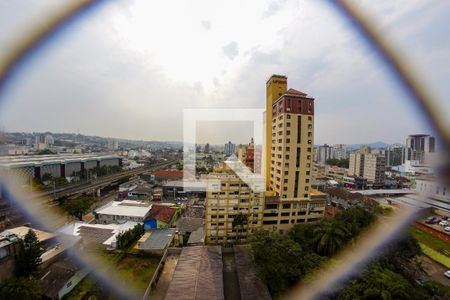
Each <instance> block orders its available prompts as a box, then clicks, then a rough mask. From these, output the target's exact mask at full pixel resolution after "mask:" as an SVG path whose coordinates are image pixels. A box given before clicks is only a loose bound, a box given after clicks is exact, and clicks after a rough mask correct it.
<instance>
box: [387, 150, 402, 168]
mask: <svg viewBox="0 0 450 300" xmlns="http://www.w3.org/2000/svg"><path fill="white" fill-rule="evenodd" d="M405 153H406V152H405V147H403V146H399V145H397V146H390V147H388V148H387V149H386V150H384V156H385V157H386V167H395V166H400V165H401V164H402V163H403V162H404V160H405Z"/></svg>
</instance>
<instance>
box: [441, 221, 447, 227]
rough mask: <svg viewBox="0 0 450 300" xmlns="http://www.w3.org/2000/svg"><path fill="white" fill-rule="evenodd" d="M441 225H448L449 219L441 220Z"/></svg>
mask: <svg viewBox="0 0 450 300" xmlns="http://www.w3.org/2000/svg"><path fill="white" fill-rule="evenodd" d="M439 225H441V226H447V225H448V221H440V222H439Z"/></svg>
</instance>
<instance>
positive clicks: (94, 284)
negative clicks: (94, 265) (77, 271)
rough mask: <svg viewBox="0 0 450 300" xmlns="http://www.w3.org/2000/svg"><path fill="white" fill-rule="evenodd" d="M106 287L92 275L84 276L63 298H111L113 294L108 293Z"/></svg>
mask: <svg viewBox="0 0 450 300" xmlns="http://www.w3.org/2000/svg"><path fill="white" fill-rule="evenodd" d="M106 291H107V288H104V287H103V286H102V284H101V283H100V282H99V281H98V280H97V279H96V278H94V277H92V276H86V277H85V278H83V280H82V281H80V282H79V283H78V284H77V286H76V287H75V288H74V289H73V290H71V291H70V293H68V294H66V295H64V297H63V298H62V299H64V300H80V299H95V300H113V299H115V298H114V297H113V296H111V295H109V294H108V293H107V292H106Z"/></svg>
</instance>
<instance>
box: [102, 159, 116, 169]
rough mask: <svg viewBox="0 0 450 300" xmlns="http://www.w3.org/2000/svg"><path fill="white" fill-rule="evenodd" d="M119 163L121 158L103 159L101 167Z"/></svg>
mask: <svg viewBox="0 0 450 300" xmlns="http://www.w3.org/2000/svg"><path fill="white" fill-rule="evenodd" d="M118 165H119V159H118V158H112V159H103V160H101V161H100V167H101V166H118Z"/></svg>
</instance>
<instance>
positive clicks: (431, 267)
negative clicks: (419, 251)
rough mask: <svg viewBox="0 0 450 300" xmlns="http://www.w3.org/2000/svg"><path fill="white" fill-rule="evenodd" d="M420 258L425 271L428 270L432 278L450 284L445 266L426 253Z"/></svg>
mask: <svg viewBox="0 0 450 300" xmlns="http://www.w3.org/2000/svg"><path fill="white" fill-rule="evenodd" d="M419 259H420V261H421V262H422V265H423V267H424V268H425V271H426V272H427V274H428V276H429V277H430V278H431V279H433V280H435V281H437V282H440V283H442V284H445V285H447V286H450V279H448V278H447V277H445V276H444V272H445V271H447V269H446V268H445V267H444V266H442V265H440V264H438V263H437V262H435V261H433V260H432V259H430V258H428V257H426V256H425V255H422V256H421V257H420V258H419Z"/></svg>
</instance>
